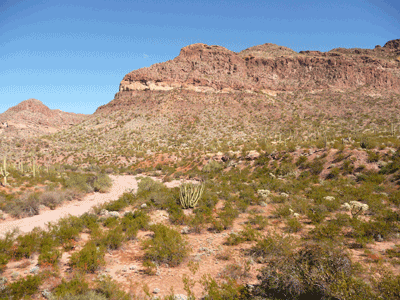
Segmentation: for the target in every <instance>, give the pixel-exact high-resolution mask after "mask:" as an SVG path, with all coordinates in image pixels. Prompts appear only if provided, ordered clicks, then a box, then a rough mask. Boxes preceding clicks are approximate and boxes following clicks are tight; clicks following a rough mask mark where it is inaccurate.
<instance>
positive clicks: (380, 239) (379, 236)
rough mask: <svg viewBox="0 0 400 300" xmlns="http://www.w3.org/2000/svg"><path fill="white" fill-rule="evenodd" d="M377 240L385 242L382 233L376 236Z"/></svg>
mask: <svg viewBox="0 0 400 300" xmlns="http://www.w3.org/2000/svg"><path fill="white" fill-rule="evenodd" d="M376 241H377V242H383V238H382V236H381V235H380V234H378V236H377V237H376Z"/></svg>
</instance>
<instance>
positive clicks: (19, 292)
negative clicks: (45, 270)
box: [0, 275, 42, 299]
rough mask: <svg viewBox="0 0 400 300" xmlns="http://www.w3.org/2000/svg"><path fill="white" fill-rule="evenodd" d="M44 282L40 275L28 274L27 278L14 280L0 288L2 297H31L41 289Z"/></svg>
mask: <svg viewBox="0 0 400 300" xmlns="http://www.w3.org/2000/svg"><path fill="white" fill-rule="evenodd" d="M41 283H42V279H41V277H40V276H31V275H28V276H27V277H26V278H21V279H20V280H18V281H16V282H13V283H11V284H9V285H7V286H6V287H5V289H4V290H0V298H1V299H31V296H32V295H33V294H35V293H37V291H38V290H39V286H40V284H41Z"/></svg>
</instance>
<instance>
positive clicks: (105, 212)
mask: <svg viewBox="0 0 400 300" xmlns="http://www.w3.org/2000/svg"><path fill="white" fill-rule="evenodd" d="M99 215H100V216H107V215H108V210H106V209H104V208H103V209H102V210H101V211H100V213H99Z"/></svg>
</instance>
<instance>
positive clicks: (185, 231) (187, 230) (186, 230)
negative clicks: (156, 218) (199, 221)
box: [181, 226, 190, 234]
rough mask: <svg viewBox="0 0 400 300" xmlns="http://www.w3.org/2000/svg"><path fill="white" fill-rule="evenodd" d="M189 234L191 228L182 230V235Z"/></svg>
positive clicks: (187, 227)
mask: <svg viewBox="0 0 400 300" xmlns="http://www.w3.org/2000/svg"><path fill="white" fill-rule="evenodd" d="M189 232H190V230H189V226H185V227H183V228H182V230H181V233H182V234H188V233H189Z"/></svg>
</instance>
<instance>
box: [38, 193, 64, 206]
mask: <svg viewBox="0 0 400 300" xmlns="http://www.w3.org/2000/svg"><path fill="white" fill-rule="evenodd" d="M39 200H40V201H39V202H40V203H41V204H43V205H46V206H47V207H49V208H50V209H55V208H56V207H57V206H58V205H59V204H61V203H62V202H63V193H62V192H60V191H57V192H56V191H48V192H44V193H43V194H41V195H40V196H39Z"/></svg>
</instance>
